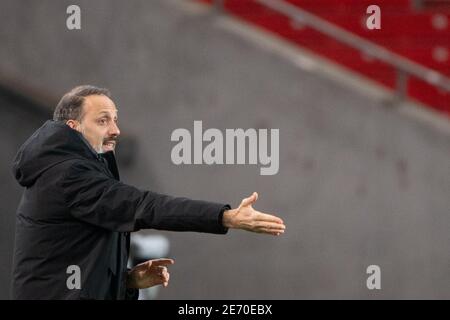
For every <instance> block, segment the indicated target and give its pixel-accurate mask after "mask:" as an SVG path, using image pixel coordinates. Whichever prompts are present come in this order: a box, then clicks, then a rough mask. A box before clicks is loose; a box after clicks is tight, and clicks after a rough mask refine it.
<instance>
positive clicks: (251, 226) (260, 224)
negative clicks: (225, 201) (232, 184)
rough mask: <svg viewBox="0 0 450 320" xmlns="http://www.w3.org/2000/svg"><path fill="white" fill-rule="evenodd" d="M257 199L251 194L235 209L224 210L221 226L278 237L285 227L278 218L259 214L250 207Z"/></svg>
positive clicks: (256, 196) (254, 194)
mask: <svg viewBox="0 0 450 320" xmlns="http://www.w3.org/2000/svg"><path fill="white" fill-rule="evenodd" d="M257 199H258V194H257V193H256V192H253V194H252V195H251V196H250V197H248V198H245V199H243V200H242V202H241V204H240V205H239V207H238V208H237V209H231V210H226V211H225V212H224V214H223V221H222V223H223V225H224V227H227V228H235V229H242V230H247V231H251V232H258V233H266V234H272V235H276V236H278V235H280V234H282V233H284V230H285V229H286V226H285V225H284V222H283V220H281V219H280V218H278V217H276V216H274V215H271V214H267V213H263V212H259V211H257V210H255V209H253V207H252V205H253V204H254V203H255V202H256V200H257Z"/></svg>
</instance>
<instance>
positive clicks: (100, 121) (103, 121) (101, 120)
mask: <svg viewBox="0 0 450 320" xmlns="http://www.w3.org/2000/svg"><path fill="white" fill-rule="evenodd" d="M98 122H99V123H100V124H106V119H100V120H99V121H98Z"/></svg>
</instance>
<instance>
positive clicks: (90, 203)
mask: <svg viewBox="0 0 450 320" xmlns="http://www.w3.org/2000/svg"><path fill="white" fill-rule="evenodd" d="M60 186H61V189H62V196H63V197H64V201H65V202H66V205H67V207H68V208H69V210H70V213H71V214H72V216H74V217H75V218H76V219H79V220H82V221H84V222H87V223H90V224H93V225H96V226H99V227H102V228H105V229H108V230H113V231H120V232H131V231H138V230H140V229H150V228H151V229H159V230H168V231H196V232H206V233H216V234H225V233H226V232H227V231H228V229H227V228H225V227H223V226H222V215H223V211H224V210H226V209H229V208H230V206H228V205H225V204H219V203H214V202H207V201H200V200H191V199H188V198H179V197H172V196H168V195H163V194H158V193H155V192H152V191H143V190H140V189H138V188H135V187H133V186H130V185H127V184H124V183H122V182H120V181H118V180H115V179H113V178H111V177H109V176H108V175H107V174H105V173H103V172H101V170H99V168H98V167H97V166H96V165H95V164H93V163H89V162H88V161H77V162H74V163H73V164H72V165H71V166H70V167H69V168H68V169H67V170H66V172H65V174H64V175H63V177H62V179H61V185H60Z"/></svg>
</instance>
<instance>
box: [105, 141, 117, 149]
mask: <svg viewBox="0 0 450 320" xmlns="http://www.w3.org/2000/svg"><path fill="white" fill-rule="evenodd" d="M115 147H116V142H115V141H105V142H103V149H105V150H114V148H115Z"/></svg>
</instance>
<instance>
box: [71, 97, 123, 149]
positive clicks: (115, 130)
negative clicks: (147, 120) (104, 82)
mask: <svg viewBox="0 0 450 320" xmlns="http://www.w3.org/2000/svg"><path fill="white" fill-rule="evenodd" d="M67 124H68V125H69V126H70V127H71V128H73V129H75V130H77V131H79V132H81V133H82V134H83V136H84V137H85V138H86V140H87V141H88V142H89V143H90V144H91V146H92V147H93V148H94V149H95V151H97V152H98V153H103V152H107V151H114V149H115V147H116V143H117V138H118V136H119V135H120V130H119V127H118V126H117V109H116V106H115V104H114V102H113V101H112V100H111V99H110V98H108V97H106V96H103V95H91V96H87V97H85V98H84V104H83V111H82V116H81V121H74V120H69V121H68V122H67Z"/></svg>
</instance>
